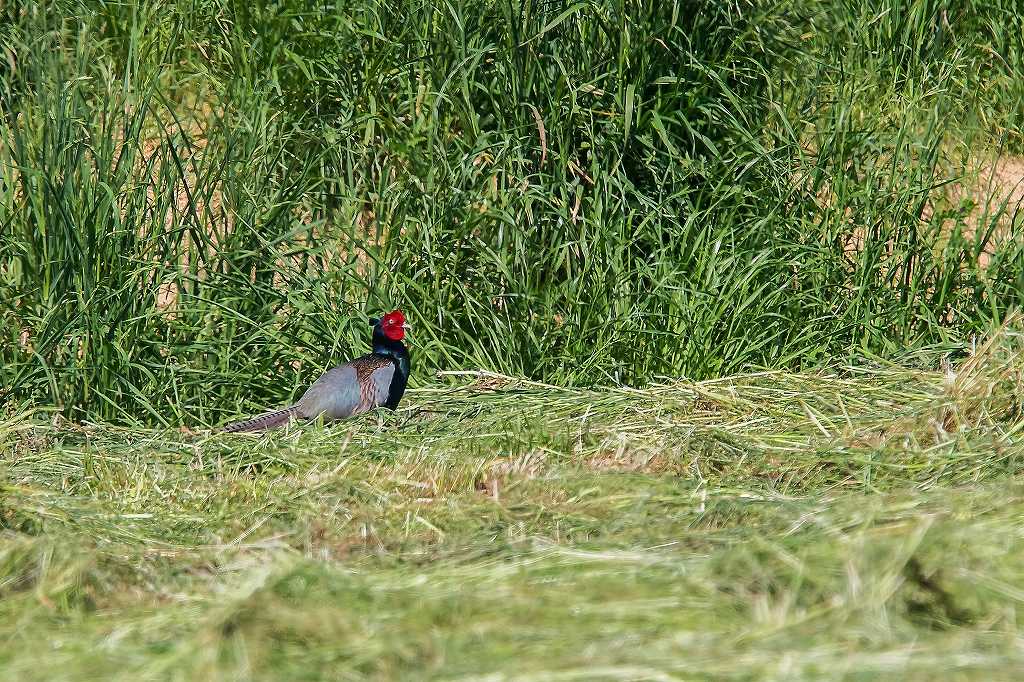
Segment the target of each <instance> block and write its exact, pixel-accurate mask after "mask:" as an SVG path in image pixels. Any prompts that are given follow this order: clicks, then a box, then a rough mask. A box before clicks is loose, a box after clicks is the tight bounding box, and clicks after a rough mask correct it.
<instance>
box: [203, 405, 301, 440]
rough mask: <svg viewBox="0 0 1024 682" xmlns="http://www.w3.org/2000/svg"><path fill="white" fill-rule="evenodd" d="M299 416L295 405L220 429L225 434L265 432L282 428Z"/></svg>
mask: <svg viewBox="0 0 1024 682" xmlns="http://www.w3.org/2000/svg"><path fill="white" fill-rule="evenodd" d="M298 416H299V408H298V406H297V405H292V406H291V407H286V408H284V409H283V410H277V411H276V412H267V413H266V414H261V415H259V416H258V417H253V418H252V419H246V420H245V421H240V422H232V423H230V424H228V425H227V426H224V427H222V428H221V431H224V432H226V433H241V432H245V431H266V430H267V429H276V428H277V427H279V426H284V425H285V424H287V423H288V422H290V421H291V420H292V419H295V418H296V417H298Z"/></svg>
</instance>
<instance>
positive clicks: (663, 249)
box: [0, 0, 1024, 425]
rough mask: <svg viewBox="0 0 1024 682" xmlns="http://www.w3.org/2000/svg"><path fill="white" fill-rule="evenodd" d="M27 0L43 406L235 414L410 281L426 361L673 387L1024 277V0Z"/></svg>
mask: <svg viewBox="0 0 1024 682" xmlns="http://www.w3.org/2000/svg"><path fill="white" fill-rule="evenodd" d="M4 11H5V12H6V13H7V16H8V18H9V20H10V21H9V22H8V23H7V25H6V26H5V28H4V34H3V36H4V37H3V42H4V48H3V49H4V54H6V55H8V56H9V57H10V60H13V61H12V63H13V64H14V65H15V67H16V68H14V69H11V70H8V71H5V72H4V75H3V76H2V77H0V100H2V111H3V114H2V123H0V125H2V126H3V131H4V132H3V134H2V135H0V167H2V168H3V169H4V173H3V175H4V178H5V180H4V183H3V185H2V186H0V223H2V224H3V225H4V226H5V229H4V230H3V236H2V240H0V301H2V305H3V306H4V308H3V312H2V313H0V314H2V315H3V327H4V331H3V343H2V344H0V353H2V356H0V357H2V360H3V362H2V369H0V371H2V372H3V374H2V380H0V381H2V384H3V385H4V386H5V387H6V390H7V391H9V394H10V397H11V398H12V399H13V400H15V401H16V402H17V404H18V405H20V406H22V407H26V406H28V405H33V404H51V405H57V406H59V407H61V409H62V410H63V411H64V412H65V414H67V415H70V416H73V417H75V418H81V417H84V416H88V415H93V416H102V417H104V418H108V419H115V420H118V421H120V422H123V423H127V422H133V421H134V422H140V423H144V424H148V425H154V424H172V423H195V422H196V421H205V422H208V423H209V422H216V421H219V420H221V419H222V418H223V417H224V416H225V413H235V412H238V411H249V410H251V409H255V408H258V407H262V406H263V405H266V404H270V403H278V402H282V401H284V400H285V399H286V397H287V395H288V394H290V393H292V392H293V391H294V390H295V389H296V388H297V387H298V386H300V385H302V384H304V383H308V381H309V378H310V375H311V374H313V373H315V371H316V370H318V369H320V368H322V367H323V366H325V365H327V364H328V363H330V362H332V361H336V359H337V358H338V357H339V356H343V355H349V354H353V353H355V352H356V350H355V349H357V348H360V347H361V345H362V344H363V342H364V337H365V329H364V328H363V326H362V319H363V315H364V312H365V313H376V312H379V311H380V310H381V309H382V308H391V307H394V306H398V305H402V306H403V307H405V308H406V309H407V310H408V312H409V313H410V314H411V315H412V318H413V322H414V324H415V325H416V327H417V329H418V330H419V332H420V335H419V339H418V344H419V345H418V348H417V358H418V362H417V367H418V370H417V376H416V377H415V380H416V381H419V382H422V381H423V380H424V379H425V378H426V377H429V376H430V375H431V373H432V372H433V371H434V370H436V369H461V368H464V367H467V366H470V367H483V368H487V369H489V370H491V371H496V372H499V373H504V374H509V375H513V376H527V377H531V378H533V379H536V380H540V381H544V382H547V383H554V384H559V385H579V386H588V385H596V384H604V385H608V384H617V383H620V384H628V385H644V384H646V383H648V382H650V381H651V380H653V379H655V378H656V377H658V376H688V377H691V378H694V379H702V378H708V377H715V376H721V375H726V374H731V373H735V372H738V371H747V370H749V369H751V368H754V367H770V368H788V369H798V368H801V367H815V366H820V365H822V364H823V363H825V364H827V363H828V362H831V361H837V362H840V361H849V360H852V359H855V358H858V357H862V356H865V355H869V356H870V355H882V356H890V355H892V354H893V353H895V352H898V351H899V350H900V349H905V348H920V347H928V346H934V345H936V344H938V345H943V346H945V347H947V348H956V347H961V346H962V345H963V344H964V343H966V342H967V341H968V339H969V337H970V336H971V335H972V334H977V333H982V332H983V331H984V330H986V329H988V328H989V327H990V326H991V325H992V324H994V323H999V322H1001V321H1002V319H1003V318H1004V317H1005V314H1006V312H1007V311H1008V310H1010V309H1012V308H1013V307H1014V306H1015V305H1017V303H1018V302H1019V300H1020V295H1021V292H1022V291H1024V289H1022V286H1021V280H1020V272H1021V252H1020V246H1019V244H1020V241H1019V240H1015V239H1013V238H1012V235H1013V234H1014V230H1015V229H1016V227H1015V225H1016V212H1017V203H1018V202H1019V196H1018V194H1014V192H1013V190H1012V187H1011V188H1010V189H1009V190H1008V189H1007V188H1006V187H1003V186H1002V185H999V186H996V185H994V184H992V183H991V182H988V181H987V180H986V178H988V179H991V178H993V177H994V175H993V172H990V171H991V170H992V169H994V168H999V169H1001V170H1000V174H999V175H998V177H999V178H1001V179H1003V180H1006V182H1008V183H1009V184H1010V185H1013V184H1014V182H1013V180H1012V178H1013V177H1016V176H1014V175H1013V173H1014V172H1016V171H1012V169H1013V168H1017V166H1016V165H1014V164H1015V163H1016V162H1015V159H1016V158H1017V156H1019V154H1020V152H1021V135H1020V118H1019V117H1020V111H1019V106H1017V103H1018V102H1019V101H1020V99H1021V95H1022V93H1021V92H1020V83H1021V82H1024V81H1022V79H1021V78H1020V77H1019V76H1020V66H1021V58H1022V57H1021V54H1022V52H1021V48H1020V44H1019V40H1016V39H1015V38H1014V37H1015V36H1018V35H1019V33H1020V30H1019V29H1020V28H1021V26H1020V18H1019V16H1018V13H1017V12H1016V8H1015V6H1012V3H1009V4H1007V3H998V2H997V3H980V2H963V3H958V4H956V6H947V5H946V4H944V3H936V2H926V1H919V2H914V3H910V4H909V5H907V4H906V3H890V2H874V3H844V2H836V1H834V0H829V1H826V0H787V2H778V3H768V4H763V3H762V4H746V3H739V4H722V3H718V2H704V1H687V2H682V1H679V2H669V3H655V4H654V5H650V6H646V5H642V4H641V5H637V4H636V3H626V2H611V3H588V2H585V3H576V4H574V5H572V6H566V7H561V8H556V7H554V6H549V5H534V4H530V3H527V4H523V5H519V6H510V5H508V4H507V3H495V2H484V1H479V2H477V1H474V2H467V3H460V4H456V5H453V6H452V7H451V8H447V9H445V8H440V7H436V6H433V5H430V4H422V3H410V2H404V3H377V2H363V3H356V4H354V5H351V6H347V7H344V8H342V7H334V8H309V7H307V6H305V5H302V3H289V2H277V3H272V4H268V3H255V4H253V5H246V6H245V7H243V6H241V5H237V4H232V3H223V2H219V1H210V2H197V3H184V4H183V3H175V2H170V3H148V2H146V3H136V4H129V5H124V4H109V3H84V2H77V1H73V0H51V1H49V2H47V3H36V4H34V5H31V6H24V7H23V6H22V5H20V4H14V5H11V4H8V5H5V6H4ZM886 45H897V46H898V48H896V49H888V48H886V47H884V46H886ZM15 56H16V57H17V59H15ZM993 164H995V165H993ZM1007 168H1009V169H1011V171H1012V172H1009V173H1008V174H1007V173H1003V171H1004V170H1006V169H1007ZM1018 170H1019V169H1018ZM979 178H980V179H979ZM1007 178H1010V179H1007ZM681 339H685V342H683V341H681ZM282 377H283V378H284V380H283V381H282Z"/></svg>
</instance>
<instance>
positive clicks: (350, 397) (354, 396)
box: [221, 310, 411, 433]
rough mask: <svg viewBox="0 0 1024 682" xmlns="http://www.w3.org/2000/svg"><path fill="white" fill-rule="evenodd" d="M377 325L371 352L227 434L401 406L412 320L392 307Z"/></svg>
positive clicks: (230, 426) (231, 427) (228, 428)
mask: <svg viewBox="0 0 1024 682" xmlns="http://www.w3.org/2000/svg"><path fill="white" fill-rule="evenodd" d="M370 324H371V325H372V326H373V337H372V349H373V350H372V352H370V353H368V354H367V355H364V356H362V357H359V358H356V359H355V360H350V361H349V362H346V363H345V364H343V365H338V366H337V367H334V368H333V369H329V370H327V372H325V373H324V374H323V376H321V377H320V378H319V379H317V380H316V381H315V382H314V383H313V384H312V385H311V386H310V387H309V388H308V389H306V392H305V393H303V394H302V397H301V398H299V400H298V401H297V402H296V403H295V404H294V405H291V406H290V407H286V408H284V409H281V410H275V411H273V412H267V413H265V414H261V415H259V416H256V417H253V418H252V419H246V420H244V421H239V422H233V423H231V424H227V425H226V426H223V427H221V430H222V431H225V432H228V433H240V432H251V431H266V430H268V429H274V428H277V427H280V426H284V425H285V424H288V423H290V422H291V421H292V420H294V419H315V418H316V417H319V416H321V415H323V417H324V419H325V420H335V419H344V418H346V417H352V416H355V415H357V414H362V413H364V412H368V411H370V410H372V409H374V408H377V407H386V408H388V409H390V410H394V409H396V408H397V407H398V403H399V401H400V400H401V399H402V395H403V394H404V393H405V387H406V384H408V382H409V370H410V368H411V365H410V361H411V358H410V356H409V349H408V348H406V347H405V344H403V343H402V339H404V338H405V332H406V330H408V329H409V325H407V324H406V322H405V315H403V314H402V311H401V310H392V311H391V312H390V313H387V314H385V315H384V316H383V317H381V318H380V319H377V318H370Z"/></svg>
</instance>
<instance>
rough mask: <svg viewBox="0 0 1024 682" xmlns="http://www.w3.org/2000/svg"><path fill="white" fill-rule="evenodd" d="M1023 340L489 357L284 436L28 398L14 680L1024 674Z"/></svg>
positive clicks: (2, 664)
mask: <svg viewBox="0 0 1024 682" xmlns="http://www.w3.org/2000/svg"><path fill="white" fill-rule="evenodd" d="M1022 339H1024V337H1022V336H1021V334H1020V333H1019V332H1016V331H1014V330H1013V329H1010V330H1007V331H1006V332H1005V333H1003V334H1001V335H1000V336H998V337H994V338H993V339H991V340H990V341H989V342H988V343H986V344H982V345H981V347H980V348H979V349H978V350H977V352H976V353H975V354H974V355H972V356H970V357H969V358H968V359H966V360H965V361H964V362H962V363H959V364H958V365H957V366H954V367H949V368H946V369H935V370H923V369H920V368H919V367H910V366H898V365H889V364H885V365H881V364H880V365H877V366H875V367H871V368H866V367H863V366H862V367H857V368H853V367H851V368H846V369H843V370H841V371H835V372H828V373H825V372H817V373H786V372H766V373H760V374H754V375H746V376H736V377H730V378H725V379H720V380H709V381H704V382H696V383H694V382H681V381H676V382H672V383H668V384H663V385H658V386H654V387H651V388H649V389H645V390H634V389H594V390H582V389H564V388H557V387H554V386H545V385H538V384H534V383H530V382H524V381H522V380H517V379H510V378H505V377H500V376H495V375H490V374H484V375H480V376H478V377H476V378H473V379H471V380H468V381H467V380H466V379H465V378H464V377H461V378H453V379H449V380H447V381H446V382H443V383H442V384H440V385H437V386H435V387H432V388H421V389H418V390H415V391H413V392H412V394H411V395H410V397H409V400H408V402H407V403H405V404H404V405H403V407H402V409H400V410H399V411H398V412H397V413H396V414H393V415H392V414H378V415H368V416H367V417H365V418H363V419H360V420H355V421H351V422H346V423H344V424H339V425H334V426H328V427H326V428H320V427H317V426H315V425H310V426H304V427H299V428H295V429H292V430H290V431H287V432H278V433H273V434H268V435H264V436H258V437H244V436H231V435H225V434H211V433H208V432H199V433H183V432H181V431H179V430H168V429H161V430H140V429H137V428H132V429H125V428H118V427H115V426H112V425H106V424H87V425H83V426H73V425H69V424H67V423H65V422H63V421H60V420H58V421H57V422H56V423H54V424H51V423H48V421H46V420H45V419H43V418H42V415H36V416H33V415H22V416H17V417H14V418H13V419H9V420H8V421H6V422H5V423H4V424H3V426H2V430H0V433H2V434H3V441H2V443H3V457H2V459H0V465H2V468H0V472H2V479H0V486H2V493H3V494H2V497H0V500H2V502H0V524H2V525H0V528H2V530H0V538H2V541H0V641H2V642H3V643H4V646H2V647H0V671H2V672H0V675H2V676H3V677H4V678H5V679H12V680H14V679H47V680H57V679H67V680H76V679H95V678H97V677H102V678H106V679H267V680H271V679H324V678H327V679H481V680H483V679H486V680H498V679H515V680H551V679H616V680H619V679H815V680H821V679H835V680H839V679H843V680H847V679H849V680H854V679H876V678H888V679H920V680H926V679H936V678H939V677H941V678H942V679H964V680H968V679H977V680H992V679H1013V678H1014V677H1015V676H1016V674H1017V671H1019V669H1020V666H1021V664H1022V663H1024V661H1022V657H1021V649H1020V646H1019V641H1020V634H1019V629H1018V623H1017V621H1018V618H1017V615H1016V609H1017V606H1018V605H1019V604H1020V602H1021V600H1022V599H1024V592H1022V591H1021V588H1020V585H1021V580H1022V575H1024V564H1022V561H1021V557H1022V556H1024V553H1022V552H1021V547H1020V543H1021V537H1020V523H1019V520H1020V515H1021V513H1022V512H1024V496H1022V489H1021V484H1020V476H1019V470H1020V466H1021V463H1022V460H1024V450H1022V449H1021V447H1020V444H1019V435H1020V432H1021V430H1022V429H1024V419H1022V416H1021V414H1022V413H1021V407H1020V401H1021V390H1020V386H1021V381H1022V378H1021V377H1022V370H1024V364H1022V363H1024V361H1022V358H1024V355H1022V354H1021V352H1020V351H1021V345H1022ZM919 361H920V364H925V362H924V361H925V358H920V359H919ZM936 364H937V363H936Z"/></svg>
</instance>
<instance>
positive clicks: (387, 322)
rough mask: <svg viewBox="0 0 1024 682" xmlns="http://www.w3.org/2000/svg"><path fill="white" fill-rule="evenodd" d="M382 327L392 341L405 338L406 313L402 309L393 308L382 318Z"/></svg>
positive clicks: (385, 334)
mask: <svg viewBox="0 0 1024 682" xmlns="http://www.w3.org/2000/svg"><path fill="white" fill-rule="evenodd" d="M380 329H381V331H382V332H384V336H386V337H388V338H389V339H391V340H392V341H401V340H402V339H404V338H405V315H403V314H402V311H401V310H392V311H391V312H390V313H388V314H387V315H385V316H384V317H382V318H380Z"/></svg>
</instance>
